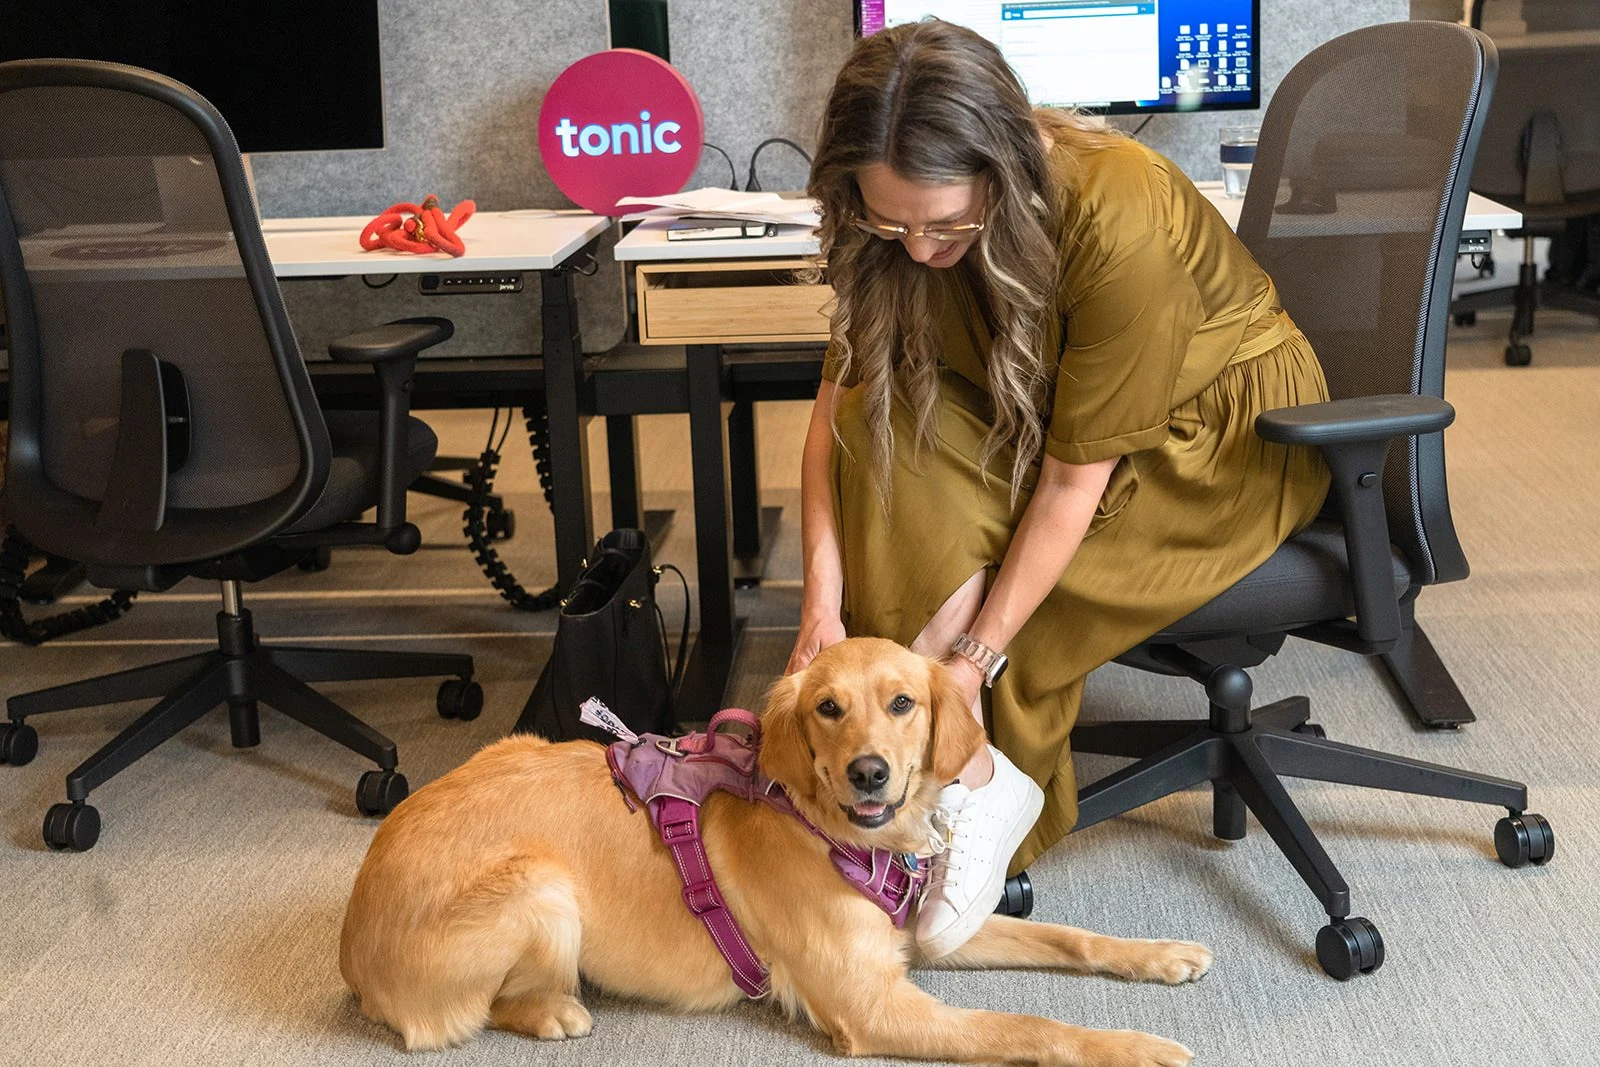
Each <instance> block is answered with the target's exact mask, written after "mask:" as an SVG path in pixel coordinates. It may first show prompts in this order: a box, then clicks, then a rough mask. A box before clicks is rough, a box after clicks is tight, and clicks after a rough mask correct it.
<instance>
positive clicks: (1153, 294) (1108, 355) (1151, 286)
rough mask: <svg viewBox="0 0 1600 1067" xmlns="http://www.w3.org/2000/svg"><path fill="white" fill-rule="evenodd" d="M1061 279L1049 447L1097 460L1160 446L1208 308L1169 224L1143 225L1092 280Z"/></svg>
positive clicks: (1069, 457) (1073, 459)
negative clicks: (1061, 317) (1061, 337)
mask: <svg viewBox="0 0 1600 1067" xmlns="http://www.w3.org/2000/svg"><path fill="white" fill-rule="evenodd" d="M1073 273H1074V272H1073V271H1072V270H1071V269H1070V267H1069V269H1068V272H1067V278H1066V281H1065V283H1064V291H1065V294H1066V295H1065V299H1064V300H1063V304H1064V305H1065V312H1066V317H1067V326H1066V343H1065V346H1064V347H1063V351H1062V353H1061V366H1060V373H1059V375H1058V378H1057V382H1056V394H1055V403H1054V408H1053V410H1052V412H1051V416H1050V431H1049V436H1048V438H1047V439H1046V441H1045V451H1046V452H1047V453H1049V454H1050V455H1052V456H1054V457H1055V458H1056V459H1059V460H1061V461H1062V462H1065V463H1094V462H1097V461H1099V460H1104V459H1111V458H1113V457H1116V456H1124V455H1128V454H1129V453H1133V452H1140V451H1143V450H1145V449H1147V448H1154V447H1156V446H1157V445H1159V444H1160V443H1161V442H1162V441H1163V440H1164V439H1165V438H1166V435H1167V420H1168V418H1169V416H1170V415H1171V412H1172V407H1173V403H1172V400H1173V389H1174V387H1175V385H1176V383H1177V379H1178V372H1179V371H1180V370H1181V369H1182V367H1183V361H1184V356H1185V354H1186V352H1187V351H1188V348H1189V342H1190V340H1191V339H1192V338H1193V337H1194V335H1195V332H1196V331H1197V330H1198V329H1199V328H1200V326H1201V325H1202V324H1203V323H1204V321H1205V309H1204V307H1203V306H1202V305H1201V302H1200V293H1199V290H1198V289H1196V287H1195V284H1194V279H1193V278H1192V277H1190V275H1189V272H1188V270H1187V268H1186V267H1185V266H1184V264H1183V263H1182V261H1181V260H1180V258H1179V256H1178V253H1177V249H1176V248H1174V247H1173V243H1172V237H1171V234H1169V233H1168V232H1166V231H1165V230H1153V231H1146V232H1145V233H1144V234H1142V235H1140V236H1139V237H1137V238H1136V239H1135V240H1134V241H1133V242H1132V243H1131V244H1129V245H1125V246H1124V247H1122V248H1120V249H1117V250H1116V254H1115V256H1114V258H1112V259H1111V260H1110V261H1109V263H1107V264H1106V265H1104V266H1096V267H1095V268H1094V269H1093V270H1092V274H1091V276H1089V277H1086V278H1082V279H1075V278H1074V277H1073Z"/></svg>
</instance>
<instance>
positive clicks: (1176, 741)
mask: <svg viewBox="0 0 1600 1067" xmlns="http://www.w3.org/2000/svg"><path fill="white" fill-rule="evenodd" d="M1494 71H1495V53H1494V45H1493V44H1492V43H1490V42H1489V40H1488V38H1486V37H1484V36H1483V35H1482V34H1480V33H1478V32H1477V31H1475V30H1470V29H1467V28H1465V27H1462V26H1457V25H1452V24H1449V23H1444V22H1413V23H1398V24H1393V25H1385V26H1373V27H1368V28H1366V29H1361V30H1356V31H1355V32H1353V33H1348V34H1345V35H1344V36H1342V37H1338V38H1335V39H1334V40H1333V41H1330V42H1328V43H1327V44H1325V45H1323V46H1321V47H1320V48H1317V49H1316V50H1315V51H1313V52H1312V53H1311V54H1310V55H1308V56H1306V57H1305V58H1304V59H1303V60H1301V61H1300V62H1299V63H1298V64H1296V66H1295V67H1294V69H1293V70H1291V71H1290V72H1289V74H1288V76H1287V77H1286V78H1285V79H1284V81H1283V83H1282V85H1280V86H1279V87H1278V90H1277V92H1276V93H1275V94H1274V95H1273V98H1272V104H1271V106H1270V107H1269V108H1268V110H1267V115H1266V119H1265V123H1264V125H1263V127H1262V130H1261V144H1260V148H1259V149H1258V150H1257V154H1256V160H1255V166H1254V170H1253V173H1252V174H1251V178H1250V186H1249V192H1248V195H1247V196H1246V199H1245V203H1244V208H1243V214H1242V217H1241V219H1240V224H1239V232H1240V234H1241V236H1243V237H1244V238H1245V241H1246V244H1248V245H1249V247H1250V248H1251V249H1252V251H1253V253H1254V254H1255V256H1256V258H1257V259H1258V260H1259V261H1260V262H1261V265H1262V266H1263V267H1264V268H1266V270H1267V272H1268V273H1269V274H1270V275H1272V277H1273V278H1274V279H1275V280H1276V282H1277V284H1278V286H1279V288H1280V291H1281V293H1282V294H1283V296H1284V306H1285V307H1287V308H1288V310H1289V311H1290V313H1291V314H1292V315H1293V316H1294V317H1295V319H1296V321H1297V322H1298V323H1300V324H1301V326H1302V328H1303V329H1304V330H1305V332H1306V334H1307V336H1308V337H1309V338H1310V339H1311V343H1312V345H1313V346H1314V347H1315V348H1316V351H1317V354H1318V356H1319V357H1320V359H1321V361H1322V364H1323V366H1324V368H1325V370H1326V372H1327V377H1328V384H1329V388H1330V390H1331V392H1332V394H1333V396H1334V397H1336V398H1337V399H1335V400H1333V401H1331V402H1329V403H1325V404H1313V405H1308V406H1304V407H1296V408H1284V409H1280V410H1277V411H1270V412H1266V413H1264V414H1263V415H1261V416H1260V418H1258V419H1257V421H1256V431H1257V432H1258V433H1259V434H1260V435H1261V436H1262V437H1264V438H1266V439H1267V440H1269V441H1276V442H1279V443H1282V444H1290V445H1307V446H1313V445H1314V446H1318V447H1320V448H1321V449H1322V452H1323V454H1324V455H1325V456H1326V457H1327V461H1328V465H1329V467H1330V468H1332V471H1333V492H1332V493H1331V494H1330V502H1329V505H1330V506H1329V507H1328V509H1326V510H1325V512H1324V515H1323V517H1322V518H1320V519H1318V520H1317V521H1316V522H1315V523H1313V524H1312V526H1311V527H1310V528H1308V529H1307V530H1305V531H1303V532H1302V533H1300V534H1298V535H1296V536H1295V537H1293V538H1291V539H1290V540H1289V541H1288V542H1287V543H1285V544H1284V545H1283V546H1282V547H1281V548H1279V549H1278V551H1277V552H1276V553H1274V554H1273V555H1272V556H1271V557H1270V558H1269V559H1268V560H1267V561H1266V562H1265V563H1263V564H1262V565H1261V566H1260V567H1258V568H1257V569H1256V570H1255V571H1253V572H1251V573H1250V574H1249V575H1247V576H1246V577H1244V578H1243V579H1241V580H1240V581H1239V582H1238V583H1237V584H1236V585H1234V586H1233V587H1232V588H1230V589H1229V590H1228V591H1227V592H1225V593H1223V594H1222V595H1221V596H1219V597H1217V598H1216V599H1215V600H1213V601H1211V602H1210V603H1208V604H1206V605H1205V606H1204V607H1202V608H1200V609H1199V610H1197V611H1195V612H1194V613H1192V614H1191V615H1189V616H1187V617H1186V618H1184V619H1181V620H1179V621H1178V622H1176V623H1174V624H1173V625H1171V626H1169V627H1168V628H1167V629H1165V630H1164V631H1162V632H1161V633H1159V634H1156V635H1155V636H1153V637H1151V638H1150V639H1149V640H1148V641H1146V642H1144V643H1143V644H1141V645H1139V646H1138V647H1136V648H1134V649H1132V650H1130V651H1129V652H1128V653H1126V654H1125V655H1124V656H1122V657H1120V659H1119V662H1122V663H1125V664H1129V665H1132V666H1135V667H1140V668H1143V669H1147V670H1152V671H1156V672H1160V673H1164V674H1176V675H1187V676H1188V677H1190V678H1193V679H1194V680H1195V681H1197V682H1200V683H1201V684H1202V685H1204V686H1205V690H1206V695H1207V697H1208V699H1209V701H1210V705H1211V707H1210V716H1209V718H1208V719H1207V720H1201V721H1155V722H1101V723H1082V724H1080V725H1079V726H1078V727H1077V729H1076V730H1075V731H1074V732H1073V735H1072V742H1073V746H1074V747H1075V748H1076V749H1077V750H1079V751H1082V752H1096V753H1105V754H1109V755H1116V756H1129V757H1135V758H1136V759H1137V760H1138V762H1136V763H1134V764H1131V765H1129V766H1127V767H1125V768H1123V769H1121V770H1119V771H1117V772H1116V773H1114V774H1111V775H1110V776H1108V777H1106V778H1103V779H1101V780H1100V781H1097V782H1094V783H1092V784H1091V785H1089V786H1087V787H1086V788H1084V789H1083V790H1082V791H1081V793H1080V796H1079V819H1078V825H1077V829H1079V830H1082V829H1084V828H1086V827H1089V826H1093V825H1094V824H1095V823H1098V822H1101V821H1103V820H1105V819H1109V818H1111V817H1113V816H1115V815H1120V814H1122V813H1123V812H1126V811H1129V810H1131V809H1133V808H1136V807H1139V806H1140V805H1142V804H1147V803H1149V802H1150V801H1153V800H1156V799H1159V798H1161V797H1163V796H1166V795H1167V794H1170V793H1173V792H1176V791H1178V790H1181V789H1187V788H1189V787H1191V786H1194V785H1199V784H1202V783H1205V782H1208V781H1209V782H1210V783H1211V784H1212V790H1213V805H1214V819H1213V822H1214V825H1213V829H1214V831H1215V833H1216V835H1217V836H1218V837H1220V838H1224V839H1229V840H1238V839H1240V838H1242V837H1243V836H1244V833H1245V811H1246V809H1248V810H1250V811H1252V812H1254V813H1255V815H1256V817H1257V819H1259V820H1260V822H1261V824H1262V825H1263V826H1264V827H1265V828H1266V830H1267V832H1268V833H1269V834H1271V835H1272V838H1273V840H1274V841H1275V842H1277V844H1278V846H1279V847H1280V848H1281V849H1282V850H1283V852H1284V853H1285V854H1286V855H1287V856H1288V858H1289V861H1290V862H1291V863H1292V864H1293V865H1294V867H1295V869H1296V870H1297V871H1298V872H1299V873H1300V875H1301V877H1302V878H1304V879H1305V881H1306V883H1307V884H1308V885H1309V886H1310V887H1311V889H1312V891H1313V892H1314V893H1316V895H1317V897H1318V898H1319V899H1320V900H1321V901H1322V904H1323V906H1324V907H1325V908H1326V909H1327V913H1328V916H1329V919H1330V922H1329V924H1328V925H1327V926H1325V927H1323V928H1322V930H1321V931H1320V932H1319V933H1318V935H1317V939H1316V941H1317V955H1318V958H1319V959H1320V960H1321V962H1322V965H1323V967H1324V968H1325V969H1326V970H1327V971H1328V973H1329V974H1331V975H1334V976H1335V977H1338V978H1347V977H1350V976H1351V975H1352V974H1354V973H1356V972H1358V971H1371V970H1374V969H1375V968H1377V966H1378V965H1379V964H1380V963H1382V961H1383V941H1382V938H1381V937H1380V935H1379V934H1378V931H1377V928H1376V927H1375V926H1374V925H1373V924H1372V923H1370V922H1368V921H1367V920H1366V919H1363V918H1359V917H1352V916H1351V915H1350V894H1349V889H1348V888H1347V886H1346V885H1345V882H1344V880H1343V879H1342V878H1341V877H1340V875H1339V872H1338V871H1337V870H1336V869H1335V868H1334V865H1333V862H1332V860H1330V859H1329V858H1328V855H1327V853H1326V852H1324V851H1323V849H1322V846H1321V845H1320V844H1319V843H1318V842H1317V839H1316V836H1315V835H1314V834H1313V833H1312V831H1311V828H1310V826H1308V825H1307V824H1306V821H1305V820H1304V818H1302V817H1301V815H1300V813H1299V811H1298V810H1297V809H1296V808H1295V804H1294V801H1293V799H1291V797H1290V794H1289V793H1288V791H1287V790H1286V789H1285V788H1284V786H1283V783H1282V782H1281V781H1280V780H1279V776H1280V775H1285V776H1289V777H1296V778H1314V779H1319V780H1322V781H1331V782H1342V783H1345V784H1349V785H1360V786H1367V787H1371V788H1377V789H1389V790H1397V791H1401V792H1408V793H1421V794H1426V795H1429V796H1439V797H1448V798H1454V799H1458V800H1468V801H1473V802H1475V803H1482V804H1493V805H1501V806H1504V807H1505V808H1507V809H1508V810H1509V812H1510V815H1509V817H1507V818H1505V819H1502V820H1501V821H1500V824H1499V825H1498V826H1497V827H1496V828H1495V843H1496V846H1497V848H1498V851H1499V855H1500V858H1501V859H1502V860H1503V861H1505V862H1506V863H1507V864H1508V865H1510V866H1520V865H1522V864H1524V863H1528V862H1533V863H1544V862H1546V861H1548V860H1549V859H1550V857H1551V855H1552V854H1553V850H1554V837H1553V835H1552V834H1551V831H1550V828H1549V825H1548V824H1547V823H1546V822H1545V821H1544V820H1543V819H1542V818H1540V817H1539V816H1537V815H1533V814H1523V808H1524V806H1525V804H1526V788H1525V787H1524V786H1522V785H1520V784H1518V783H1516V782H1510V781H1504V780H1501V779H1498V778H1489V777H1485V776H1482V775H1477V774H1469V773H1465V772H1462V771H1456V770H1451V769H1449V768H1446V767H1438V766H1434V765H1431V764H1426V763H1420V762H1418V761H1416V760H1409V759H1402V758H1400V757H1397V756H1390V755H1386V754H1384V753H1381V752H1372V751H1368V750H1365V749H1359V748H1353V747H1351V746H1349V745H1343V744H1338V743H1336V742H1333V741H1329V740H1326V739H1325V738H1324V737H1323V734H1322V731H1321V729H1320V728H1319V727H1317V726H1315V725H1313V724H1311V723H1310V722H1309V718H1310V706H1309V702H1308V701H1307V699H1306V698H1305V697H1291V698H1289V699H1287V700H1282V701H1278V702H1277V703H1274V704H1271V705H1268V706H1267V707H1263V708H1257V709H1254V710H1252V709H1251V706H1250V695H1251V682H1250V677H1249V675H1248V674H1247V673H1246V672H1245V668H1247V667H1253V666H1256V665H1257V664H1260V663H1262V662H1263V661H1265V660H1266V658H1267V657H1268V656H1271V655H1273V654H1275V653H1276V652H1277V651H1278V650H1279V649H1280V648H1281V647H1282V645H1283V642H1284V638H1285V637H1286V636H1294V637H1300V638H1304V639H1306V640H1310V641H1316V642H1319V643H1322V644H1328V645H1332V646H1335V647H1337V648H1343V649H1347V650H1350V651H1353V652H1359V653H1362V654H1364V655H1369V656H1371V655H1379V654H1381V653H1383V652H1384V651H1386V650H1388V649H1389V648H1391V647H1392V646H1393V644H1394V642H1395V641H1396V639H1397V638H1398V636H1399V634H1400V629H1401V607H1400V606H1401V603H1402V601H1404V600H1407V599H1409V598H1411V597H1414V596H1415V595H1416V592H1417V590H1418V589H1419V588H1421V587H1422V586H1425V585H1430V584H1432V583H1435V582H1445V581H1454V580H1456V579H1459V578H1464V577H1466V574H1467V565H1466V560H1465V558H1464V557H1463V556H1462V553H1461V547H1460V545H1459V544H1457V542H1456V537H1455V531H1454V529H1453V527H1452V526H1451V521H1450V510H1449V504H1448V500H1447V497H1446V493H1445V481H1444V473H1445V468H1444V455H1443V452H1442V438H1441V434H1440V431H1442V430H1443V429H1444V428H1445V427H1446V426H1447V425H1449V424H1450V422H1451V420H1452V419H1453V417H1454V411H1453V409H1452V408H1451V407H1450V405H1449V404H1448V403H1446V402H1445V401H1444V400H1443V399H1442V393H1443V387H1444V356H1445V353H1444V342H1445V329H1446V325H1447V323H1446V319H1445V315H1446V312H1447V307H1448V301H1449V297H1450V280H1451V273H1452V271H1451V268H1452V264H1453V261H1454V258H1455V249H1456V243H1457V241H1458V239H1459V234H1460V230H1461V220H1462V215H1463V212H1464V210H1465V204H1466V196H1467V188H1466V180H1465V178H1466V169H1467V168H1468V167H1470V165H1471V160H1472V152H1473V149H1474V147H1475V146H1476V142H1477V138H1478V131H1479V129H1480V128H1481V125H1482V121H1483V105H1484V104H1485V103H1486V102H1487V100H1488V98H1489V95H1490V87H1491V84H1492V83H1493V81H1494ZM1308 294H1316V295H1315V296H1314V297H1309V296H1308ZM1396 442H1397V443H1396ZM1391 443H1395V447H1394V448H1393V449H1392V455H1390V453H1391V448H1390V446H1391ZM1386 456H1388V458H1389V462H1388V464H1387V465H1386V464H1385V457H1386ZM1352 620H1353V621H1352Z"/></svg>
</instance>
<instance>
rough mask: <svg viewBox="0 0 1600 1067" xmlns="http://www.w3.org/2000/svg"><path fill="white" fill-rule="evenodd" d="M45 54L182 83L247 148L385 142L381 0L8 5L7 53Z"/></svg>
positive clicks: (6, 1)
mask: <svg viewBox="0 0 1600 1067" xmlns="http://www.w3.org/2000/svg"><path fill="white" fill-rule="evenodd" d="M45 58H58V59H103V60H109V61H111V62H114V63H128V64H132V65H133V66H136V67H144V68H146V69H148V70H154V71H156V72H158V73H161V74H165V75H167V76H168V77H170V78H174V79H176V80H178V81H180V82H182V83H184V84H185V85H187V86H189V87H190V88H191V89H193V90H195V91H196V92H198V93H199V94H200V95H201V96H203V97H205V98H206V99H207V100H210V101H211V103H212V104H213V105H215V106H216V108H217V110H218V111H220V112H222V117H223V118H224V119H226V120H227V121H228V125H229V126H230V127H232V129H233V135H234V137H235V138H236V139H237V140H238V142H239V148H240V150H241V151H244V152H293V151H311V150H318V149H339V148H382V147H383V79H382V75H381V69H380V64H379V51H378V3H377V0H0V60H8V59H45Z"/></svg>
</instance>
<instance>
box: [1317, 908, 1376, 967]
mask: <svg viewBox="0 0 1600 1067" xmlns="http://www.w3.org/2000/svg"><path fill="white" fill-rule="evenodd" d="M1317 962H1318V963H1321V964H1322V969H1323V970H1324V971H1327V972H1328V974H1330V975H1332V976H1333V977H1334V978H1337V979H1339V981H1341V982H1343V981H1346V980H1347V979H1349V978H1352V977H1354V976H1355V975H1356V974H1358V973H1360V974H1371V973H1372V972H1373V971H1375V970H1377V969H1378V968H1379V967H1381V966H1383V937H1382V936H1381V935H1380V934H1379V933H1378V928H1377V927H1376V926H1373V925H1372V924H1371V923H1370V922H1368V921H1367V920H1366V919H1363V918H1362V917H1361V916H1359V915H1355V916H1351V917H1350V918H1348V919H1335V920H1334V921H1333V922H1331V923H1329V924H1328V925H1327V926H1324V927H1323V928H1322V929H1320V930H1318V931H1317Z"/></svg>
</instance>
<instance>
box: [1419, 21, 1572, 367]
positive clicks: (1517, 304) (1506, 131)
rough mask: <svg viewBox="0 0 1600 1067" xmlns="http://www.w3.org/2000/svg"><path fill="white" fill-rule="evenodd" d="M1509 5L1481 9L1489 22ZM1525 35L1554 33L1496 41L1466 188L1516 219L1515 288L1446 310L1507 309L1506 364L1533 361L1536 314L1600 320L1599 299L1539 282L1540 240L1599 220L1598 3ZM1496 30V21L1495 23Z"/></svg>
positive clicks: (1469, 298)
mask: <svg viewBox="0 0 1600 1067" xmlns="http://www.w3.org/2000/svg"><path fill="white" fill-rule="evenodd" d="M1502 6H1505V5H1501V4H1494V3H1490V4H1487V5H1480V7H1481V8H1482V10H1480V11H1479V12H1478V15H1479V17H1480V18H1484V19H1490V18H1492V17H1493V15H1494V9H1495V8H1498V7H1502ZM1524 14H1525V16H1526V20H1527V26H1528V29H1529V30H1530V31H1532V30H1535V29H1536V28H1542V27H1546V26H1549V27H1560V32H1554V33H1543V32H1541V33H1533V34H1530V35H1529V36H1508V37H1501V38H1499V39H1497V42H1496V43H1497V45H1498V47H1499V52H1500V77H1499V82H1498V86H1497V88H1496V90H1495V98H1494V103H1493V104H1492V105H1491V106H1490V108H1489V118H1488V122H1487V124H1486V125H1485V126H1484V131H1483V141H1482V143H1481V144H1480V145H1479V147H1478V161H1477V165H1476V167H1475V168H1474V169H1473V172H1472V188H1473V189H1474V190H1476V191H1477V192H1479V193H1482V194H1483V195H1484V196H1487V197H1490V198H1492V199H1494V200H1499V201H1501V202H1502V203H1504V204H1506V205H1507V206H1509V207H1514V208H1516V209H1517V210H1518V211H1520V212H1521V213H1522V221H1523V224H1522V228H1521V229H1518V230H1508V231H1507V233H1508V235H1509V236H1511V237H1520V238H1522V264H1521V266H1520V267H1519V268H1518V272H1517V284H1515V285H1509V286H1501V287H1498V288H1494V289H1481V290H1479V291H1477V292H1473V293H1467V294H1465V295H1463V296H1461V297H1459V298H1457V299H1456V300H1455V301H1454V302H1453V303H1452V304H1451V306H1450V311H1451V314H1452V315H1454V316H1455V321H1456V324H1457V325H1459V326H1471V325H1473V324H1474V323H1476V322H1477V318H1478V312H1479V311H1483V310H1485V309H1488V308H1501V307H1510V308H1512V309H1514V310H1513V312H1512V317H1511V329H1510V333H1509V335H1508V336H1507V339H1506V353H1505V359H1506V363H1508V364H1510V365H1512V366H1518V367H1520V366H1526V365H1527V364H1528V363H1530V362H1531V361H1532V360H1533V349H1532V348H1531V347H1530V346H1529V345H1528V341H1527V339H1528V337H1529V336H1531V335H1532V334H1533V332H1534V313H1535V311H1536V310H1537V309H1539V308H1541V307H1549V308H1562V309H1564V310H1567V311H1576V312H1578V313H1579V314H1583V315H1594V316H1600V294H1596V293H1593V292H1590V291H1588V290H1586V289H1583V288H1580V287H1579V286H1576V285H1572V284H1569V283H1565V282H1563V281H1561V280H1560V279H1559V278H1558V277H1555V276H1552V275H1551V274H1550V273H1546V275H1545V277H1544V279H1543V280H1542V281H1541V280H1540V278H1539V267H1538V264H1537V262H1536V261H1535V259H1534V247H1533V242H1534V238H1536V237H1560V236H1561V235H1562V234H1563V233H1565V232H1566V230H1567V225H1568V223H1569V222H1570V221H1572V220H1575V219H1581V218H1584V217H1585V216H1600V123H1597V122H1596V121H1595V115H1596V114H1597V113H1600V78H1597V77H1596V72H1597V71H1600V4H1596V3H1595V2H1594V0H1571V2H1568V3H1562V4H1555V3H1549V4H1547V5H1546V7H1545V9H1534V10H1529V11H1526V12H1524ZM1491 24H1493V23H1491Z"/></svg>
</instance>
